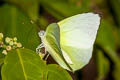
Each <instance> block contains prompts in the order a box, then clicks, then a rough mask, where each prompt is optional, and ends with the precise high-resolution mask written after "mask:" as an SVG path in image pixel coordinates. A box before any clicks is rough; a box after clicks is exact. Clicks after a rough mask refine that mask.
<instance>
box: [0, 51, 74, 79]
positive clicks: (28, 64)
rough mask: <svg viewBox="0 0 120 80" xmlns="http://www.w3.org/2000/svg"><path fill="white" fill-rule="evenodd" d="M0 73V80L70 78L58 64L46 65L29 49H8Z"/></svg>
mask: <svg viewBox="0 0 120 80" xmlns="http://www.w3.org/2000/svg"><path fill="white" fill-rule="evenodd" d="M1 73H2V80H58V78H59V80H72V78H71V77H70V75H69V74H68V73H67V72H66V71H65V70H64V69H62V68H61V67H60V66H58V65H52V64H51V65H48V66H47V65H46V64H45V62H44V61H43V60H41V58H40V56H39V55H38V54H36V53H35V52H34V51H32V50H29V49H16V50H12V51H10V52H9V53H8V55H7V56H6V57H5V60H4V65H3V66H2V72H1Z"/></svg>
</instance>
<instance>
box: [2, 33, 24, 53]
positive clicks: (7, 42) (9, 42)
mask: <svg viewBox="0 0 120 80" xmlns="http://www.w3.org/2000/svg"><path fill="white" fill-rule="evenodd" d="M17 48H22V44H21V43H19V42H17V38H16V37H14V38H10V37H5V38H4V35H3V33H0V50H2V53H3V54H5V55H7V53H8V51H10V50H12V49H17Z"/></svg>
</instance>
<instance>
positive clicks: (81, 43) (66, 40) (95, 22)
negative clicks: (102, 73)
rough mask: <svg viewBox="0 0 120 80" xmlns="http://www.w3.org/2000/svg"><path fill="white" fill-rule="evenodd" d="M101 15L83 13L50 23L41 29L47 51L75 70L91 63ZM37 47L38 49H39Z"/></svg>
mask: <svg viewBox="0 0 120 80" xmlns="http://www.w3.org/2000/svg"><path fill="white" fill-rule="evenodd" d="M99 25H100V17H99V15H98V14H95V13H83V14H78V15H75V16H72V17H69V18H66V19H64V20H62V21H60V22H58V23H52V24H50V25H48V27H47V29H46V32H43V31H40V32H39V36H40V37H41V40H42V44H41V46H39V47H38V48H41V47H43V45H44V47H45V49H46V51H48V52H49V54H50V55H51V56H52V57H53V58H54V60H55V61H56V62H57V63H58V64H59V65H60V66H61V67H63V68H64V69H67V70H69V71H72V72H75V71H77V70H79V69H81V68H82V67H84V66H85V65H86V64H88V63H89V61H90V59H91V56H92V51H93V45H94V42H95V39H96V35H97V31H98V28H99ZM38 48H37V49H38Z"/></svg>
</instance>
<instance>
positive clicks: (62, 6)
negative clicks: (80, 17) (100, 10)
mask: <svg viewBox="0 0 120 80" xmlns="http://www.w3.org/2000/svg"><path fill="white" fill-rule="evenodd" d="M41 5H42V6H43V7H44V8H45V9H46V10H47V11H48V12H49V13H50V14H52V16H54V17H55V18H57V19H59V20H61V19H64V18H65V17H70V16H73V15H75V14H79V13H83V12H88V11H90V8H87V7H86V6H85V5H80V6H79V5H76V4H70V3H68V2H66V1H63V0H58V1H56V0H50V1H47V0H41Z"/></svg>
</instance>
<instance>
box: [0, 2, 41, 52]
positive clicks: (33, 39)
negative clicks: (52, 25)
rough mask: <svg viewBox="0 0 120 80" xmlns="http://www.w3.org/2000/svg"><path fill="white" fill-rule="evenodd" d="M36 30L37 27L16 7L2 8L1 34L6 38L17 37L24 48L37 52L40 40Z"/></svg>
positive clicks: (6, 6)
mask: <svg viewBox="0 0 120 80" xmlns="http://www.w3.org/2000/svg"><path fill="white" fill-rule="evenodd" d="M36 29H37V26H36V25H35V24H33V23H31V20H29V18H28V17H27V16H26V15H25V14H24V13H22V12H21V11H20V10H19V9H17V8H16V7H15V6H12V5H8V4H5V5H3V6H1V7H0V32H2V33H4V35H5V37H6V36H7V37H17V38H18V42H21V43H22V45H23V47H25V48H28V49H32V50H35V49H36V47H37V45H39V40H40V39H39V37H38V35H37V30H36Z"/></svg>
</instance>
